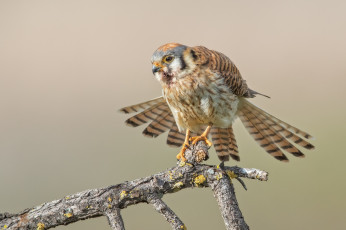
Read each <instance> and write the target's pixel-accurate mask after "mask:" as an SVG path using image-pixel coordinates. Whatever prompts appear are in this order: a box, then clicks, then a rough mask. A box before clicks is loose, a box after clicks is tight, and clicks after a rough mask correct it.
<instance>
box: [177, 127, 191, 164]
mask: <svg viewBox="0 0 346 230" xmlns="http://www.w3.org/2000/svg"><path fill="white" fill-rule="evenodd" d="M189 138H190V130H189V129H187V130H186V135H185V141H184V144H183V147H182V148H181V150H180V152H179V153H178V155H177V159H178V160H179V159H181V160H182V161H186V158H185V150H186V149H187V148H188V147H189V146H190V145H189Z"/></svg>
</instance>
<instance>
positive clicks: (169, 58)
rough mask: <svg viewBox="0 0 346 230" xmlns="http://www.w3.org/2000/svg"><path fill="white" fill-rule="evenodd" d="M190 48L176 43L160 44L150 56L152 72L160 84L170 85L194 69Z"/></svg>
mask: <svg viewBox="0 0 346 230" xmlns="http://www.w3.org/2000/svg"><path fill="white" fill-rule="evenodd" d="M190 51H191V48H189V47H187V46H185V45H181V44H178V43H168V44H165V45H163V46H160V47H159V48H158V49H157V50H156V51H155V52H154V54H153V56H152V57H151V62H152V64H153V67H152V70H153V74H154V75H155V77H156V78H157V80H158V81H160V83H161V84H165V85H171V84H174V83H175V82H177V81H178V80H179V79H181V78H183V77H184V76H185V75H186V74H187V73H189V72H191V71H192V70H193V69H194V66H195V64H194V62H193V57H192V53H191V52H190Z"/></svg>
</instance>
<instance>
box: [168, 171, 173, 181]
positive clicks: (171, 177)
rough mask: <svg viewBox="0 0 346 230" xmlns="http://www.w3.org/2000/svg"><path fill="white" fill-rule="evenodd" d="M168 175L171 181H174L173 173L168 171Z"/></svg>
mask: <svg viewBox="0 0 346 230" xmlns="http://www.w3.org/2000/svg"><path fill="white" fill-rule="evenodd" d="M168 174H169V179H170V180H173V173H172V172H171V171H168Z"/></svg>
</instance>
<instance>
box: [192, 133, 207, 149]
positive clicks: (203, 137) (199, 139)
mask: <svg viewBox="0 0 346 230" xmlns="http://www.w3.org/2000/svg"><path fill="white" fill-rule="evenodd" d="M190 141H192V145H195V144H196V143H197V142H199V141H204V142H205V143H206V144H207V145H208V147H210V146H211V145H212V143H211V141H209V140H208V138H207V137H206V136H204V135H201V136H195V137H190Z"/></svg>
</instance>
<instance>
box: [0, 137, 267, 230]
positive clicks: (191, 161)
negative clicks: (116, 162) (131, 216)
mask: <svg viewBox="0 0 346 230" xmlns="http://www.w3.org/2000/svg"><path fill="white" fill-rule="evenodd" d="M186 158H187V159H188V162H187V163H185V164H182V163H181V162H180V163H179V165H177V166H176V167H173V168H170V169H167V170H165V171H163V172H160V173H157V174H154V175H151V176H148V177H145V178H141V179H136V180H133V181H127V182H124V183H121V184H117V185H113V186H109V187H106V188H100V189H90V190H86V191H83V192H79V193H76V194H73V195H68V196H65V197H64V198H62V199H59V200H55V201H51V202H48V203H44V204H42V205H39V206H36V207H34V208H30V209H26V210H24V211H22V212H20V213H17V214H8V213H5V214H0V229H38V230H43V229H49V228H53V227H56V226H59V225H68V224H71V223H74V222H77V221H80V220H84V219H87V218H95V217H99V216H107V218H108V221H109V224H110V226H111V228H112V229H117V230H122V229H124V224H123V221H122V217H121V214H120V210H121V209H124V208H126V207H128V206H130V205H135V204H138V203H150V204H151V205H153V207H154V208H155V209H156V210H157V211H158V212H160V213H161V214H162V215H163V216H164V217H165V218H166V220H167V221H168V222H169V223H170V224H171V226H172V228H173V229H184V228H185V226H184V224H183V222H182V221H181V220H180V219H179V218H178V217H177V216H176V214H175V213H174V212H173V211H172V210H171V209H170V208H169V207H168V206H167V205H166V204H165V203H164V202H163V201H162V200H161V197H162V196H163V195H164V194H167V193H174V192H178V191H180V190H181V189H185V188H191V187H211V188H212V189H213V192H214V196H215V197H216V199H217V202H218V204H219V207H220V210H221V214H222V216H223V218H224V221H225V225H226V229H248V226H247V225H246V223H245V221H244V218H243V216H242V214H241V212H240V209H239V207H238V203H237V200H236V196H235V193H234V188H233V185H232V183H231V179H232V178H237V177H243V178H250V179H258V180H267V179H268V173H266V172H264V171H261V170H258V169H244V168H240V167H237V166H234V167H223V168H220V167H217V166H212V165H202V164H199V162H201V161H202V160H203V159H206V158H208V148H207V147H206V145H205V143H204V142H199V143H198V144H197V146H192V147H191V149H189V150H187V151H186Z"/></svg>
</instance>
